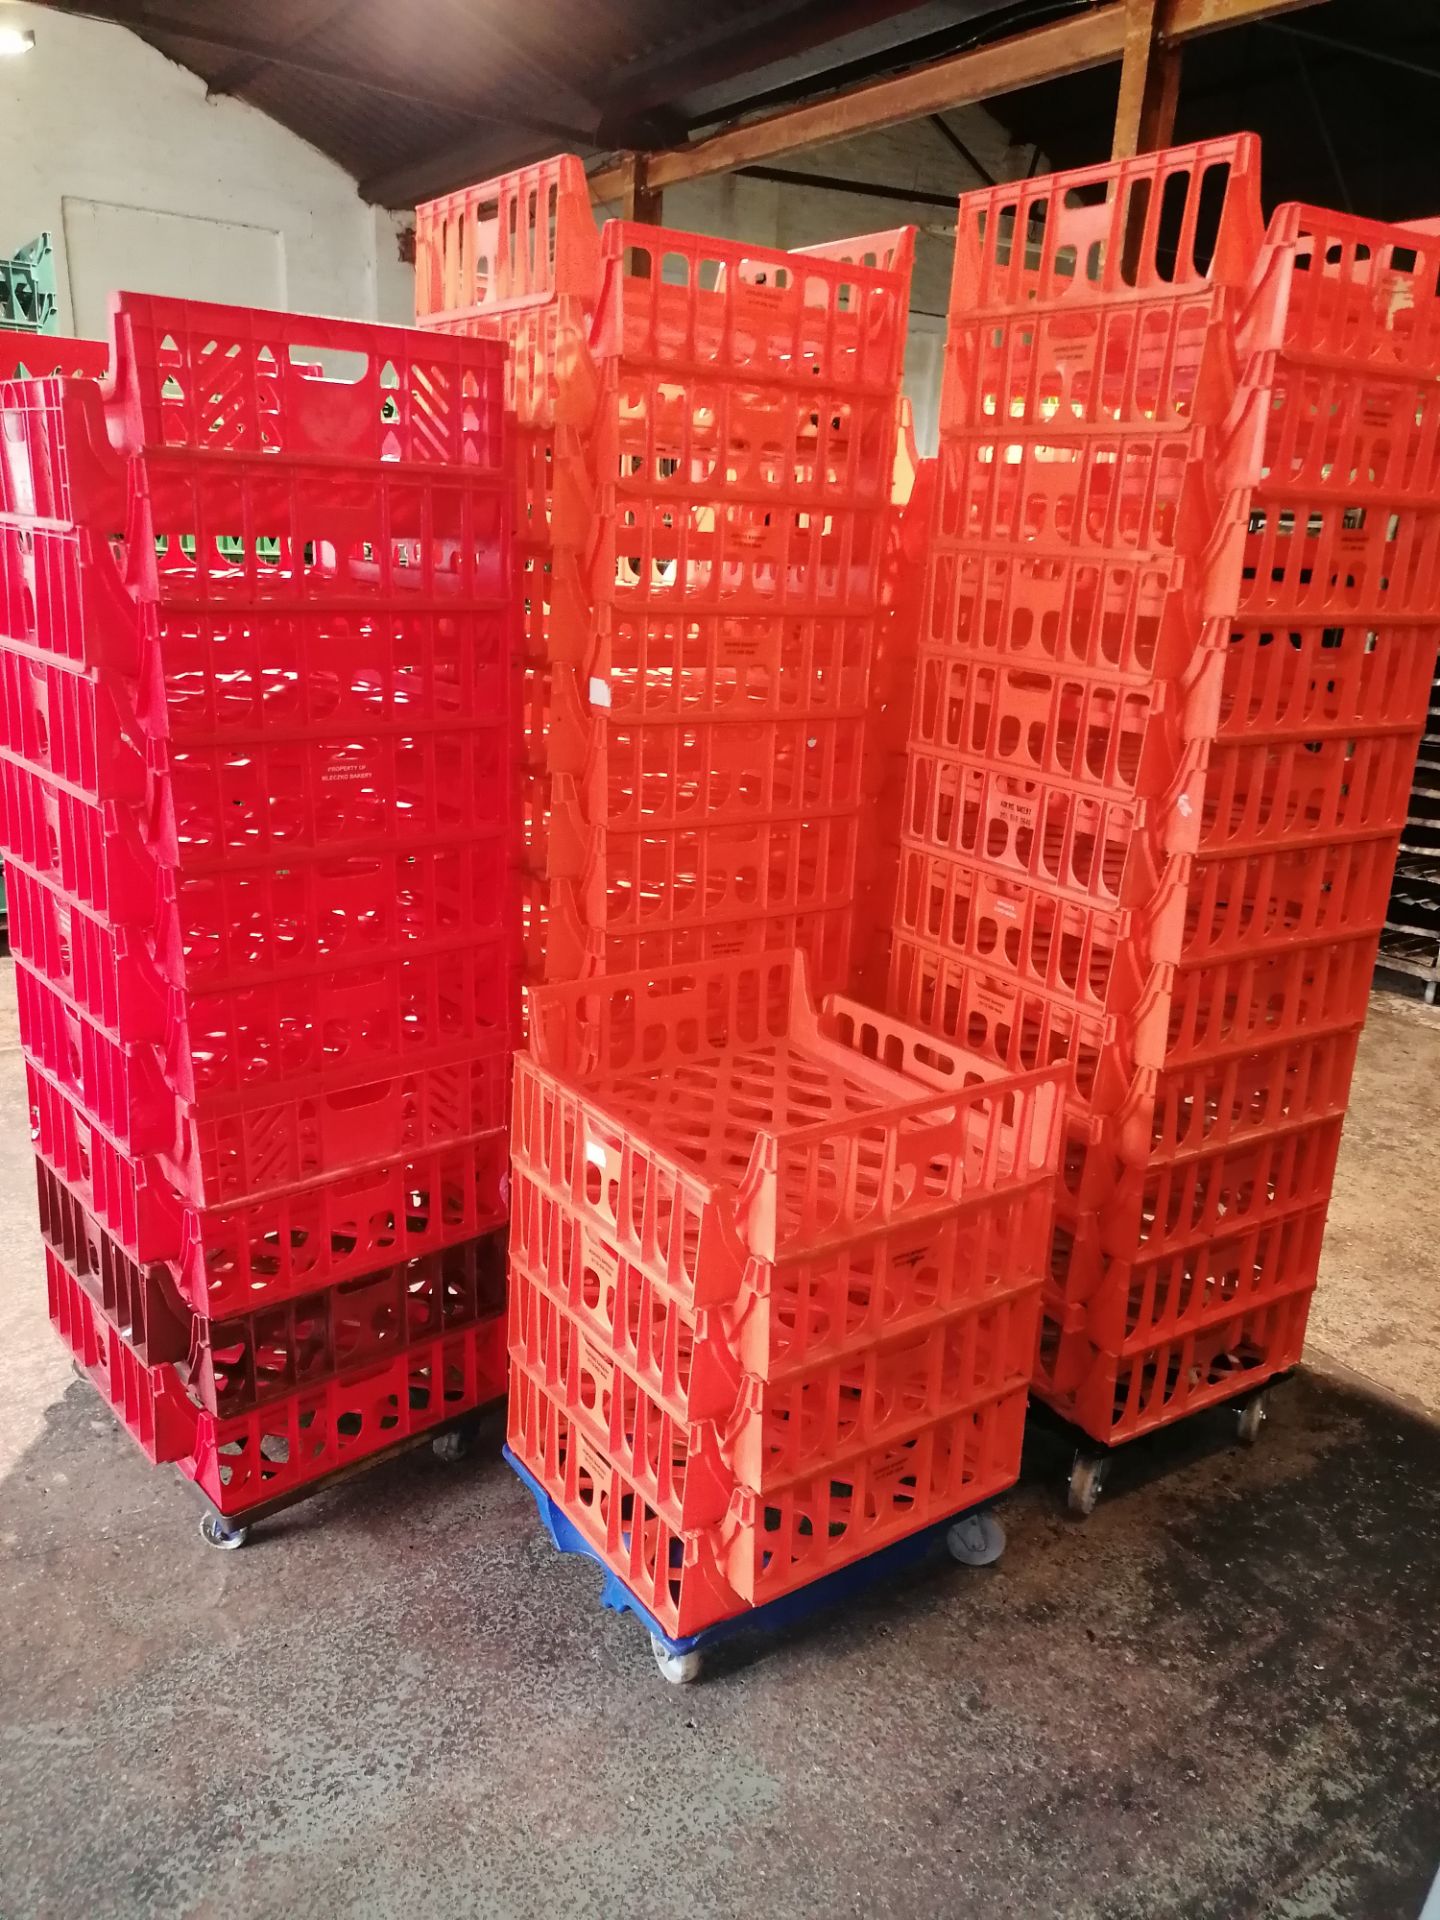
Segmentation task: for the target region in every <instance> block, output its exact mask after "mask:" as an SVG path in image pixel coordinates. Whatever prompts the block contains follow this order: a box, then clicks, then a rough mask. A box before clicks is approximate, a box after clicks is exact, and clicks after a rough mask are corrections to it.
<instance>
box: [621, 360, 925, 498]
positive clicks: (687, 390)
mask: <svg viewBox="0 0 1440 1920" xmlns="http://www.w3.org/2000/svg"><path fill="white" fill-rule="evenodd" d="M603 382H604V384H603V387H602V392H601V398H600V404H599V407H598V409H597V412H596V424H595V435H594V441H593V460H594V472H595V475H596V479H597V481H598V483H599V491H600V498H601V499H602V501H604V503H605V506H606V510H607V511H611V512H614V513H615V514H616V515H617V517H618V518H619V520H620V522H621V524H622V525H624V526H627V527H628V526H631V525H640V524H643V523H645V522H646V521H653V520H655V519H657V518H660V517H662V516H665V515H669V514H675V513H684V512H686V511H687V510H690V509H691V506H692V503H693V502H696V501H709V502H710V503H712V505H713V506H714V507H715V508H716V509H717V510H718V509H719V508H720V507H721V506H722V505H731V504H739V503H742V502H744V503H748V504H749V505H751V506H762V507H763V506H771V507H773V508H774V509H775V510H776V511H779V512H793V511H795V510H797V509H799V510H808V511H810V512H815V513H820V512H823V513H829V514H835V513H844V512H846V511H854V510H856V509H864V508H877V507H885V506H887V505H888V504H889V500H890V480H891V473H892V470H893V468H894V464H895V401H894V395H893V393H892V392H890V391H887V390H883V389H882V390H880V391H876V392H867V391H862V392H859V393H852V392H851V391H850V390H849V388H848V387H847V386H846V385H845V383H844V382H843V381H834V380H833V379H832V380H827V379H826V378H824V376H823V375H820V376H817V378H816V379H815V380H813V381H812V382H810V383H808V384H807V385H805V386H804V387H802V388H799V389H797V388H795V387H794V386H793V385H790V384H788V383H787V384H785V385H771V384H768V382H767V381H765V380H763V379H762V380H757V381H755V382H753V383H752V382H750V381H745V380H737V379H736V378H735V377H734V376H733V375H732V374H729V373H728V372H722V371H718V370H706V371H699V372H697V371H692V370H689V369H681V370H678V371H677V370H675V369H672V368H671V367H670V366H669V365H668V364H662V365H661V366H660V367H659V368H654V367H650V366H640V365H636V364H634V363H632V362H630V361H629V360H627V359H623V358H622V359H618V360H615V359H612V360H610V361H608V362H605V363H603Z"/></svg>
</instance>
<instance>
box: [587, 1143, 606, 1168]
mask: <svg viewBox="0 0 1440 1920" xmlns="http://www.w3.org/2000/svg"><path fill="white" fill-rule="evenodd" d="M585 1158H586V1159H587V1160H588V1161H589V1163H590V1165H591V1166H592V1167H603V1166H604V1165H605V1162H606V1158H607V1155H606V1152H605V1149H604V1147H603V1146H602V1145H601V1144H600V1142H599V1141H598V1140H587V1141H586V1142H585Z"/></svg>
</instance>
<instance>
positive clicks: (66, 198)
mask: <svg viewBox="0 0 1440 1920" xmlns="http://www.w3.org/2000/svg"><path fill="white" fill-rule="evenodd" d="M4 14H5V22H6V24H7V25H15V26H21V27H29V28H31V29H32V30H33V32H34V34H35V47H34V51H33V52H31V53H28V54H26V55H24V56H23V57H22V58H20V59H15V60H4V61H0V253H10V252H13V251H14V249H15V248H16V247H18V246H20V245H22V244H23V243H24V242H25V241H26V240H29V239H32V238H33V237H34V236H35V235H36V234H37V233H40V232H42V231H44V230H46V229H48V230H49V232H50V233H52V234H53V235H54V238H55V246H56V251H57V254H58V255H59V258H58V261H57V277H58V279H59V283H60V308H61V327H62V330H64V331H66V332H72V331H73V332H82V333H91V334H94V333H96V332H98V331H99V328H100V320H99V317H98V316H97V314H96V312H95V305H96V295H95V293H94V288H95V285H96V284H97V282H98V281H100V280H102V279H104V278H107V277H108V276H109V273H110V271H111V269H112V266H114V265H115V264H116V263H117V262H118V263H122V264H123V270H124V279H125V285H126V286H127V287H128V288H130V289H132V290H134V291H138V292H142V293H176V294H184V295H188V296H189V297H191V298H196V299H210V300H233V301H241V302H244V301H246V300H247V299H248V301H249V302H250V303H251V304H253V305H257V306H263V305H268V304H271V303H272V302H274V303H278V304H280V305H283V306H286V307H289V308H291V309H293V310H294V311H296V312H311V313H327V314H338V315H344V316H348V317H351V318H356V319H373V318H375V317H377V313H378V312H379V309H380V307H381V305H382V300H381V293H382V289H383V294H384V299H383V306H384V308H385V309H386V311H385V316H384V317H386V318H400V317H408V316H409V311H410V308H409V306H408V304H407V305H405V306H404V308H403V314H401V313H396V312H395V311H394V308H395V305H396V301H397V292H396V288H397V281H398V280H399V278H400V277H401V275H402V274H403V271H404V270H402V269H400V268H399V267H398V264H397V263H396V262H395V243H394V229H393V224H392V222H391V220H390V217H389V215H387V214H380V215H377V213H376V211H375V209H374V208H372V207H367V206H366V205H365V204H364V203H363V202H362V201H361V199H360V196H359V194H358V193H357V192H356V190H355V183H354V181H353V180H351V179H350V177H349V176H348V175H347V174H345V173H344V172H342V170H341V169H340V168H339V167H337V166H336V165H335V164H334V163H333V162H332V161H330V160H327V159H326V158H325V157H324V155H323V154H321V153H318V152H317V151H316V150H315V148H313V147H311V146H307V145H306V143H305V142H304V141H303V140H301V139H299V138H297V137H296V135H294V134H293V133H290V132H287V131H286V129H285V128H283V127H281V126H280V125H278V124H277V123H276V122H275V121H273V120H271V119H269V118H267V117H266V115H264V114H263V113H259V112H257V111H256V110H255V109H254V108H253V107H248V106H246V105H245V104H244V103H243V102H242V101H239V100H230V99H217V100H210V99H207V97H206V93H205V86H204V82H203V81H201V80H199V79H197V78H196V77H195V75H194V74H192V73H189V72H187V71H186V70H185V68H183V67H179V66H176V65H175V64H174V63H173V62H172V61H169V60H166V59H165V58H164V57H163V55H161V54H158V53H156V52H155V51H154V49H153V48H151V47H148V46H146V45H145V43H144V42H143V41H142V40H139V39H137V38H136V36H135V35H134V34H132V33H128V32H126V31H125V29H124V28H122V27H111V26H104V25H101V24H99V23H98V22H95V21H91V20H80V19H72V18H69V17H67V16H66V15H64V14H59V13H51V12H49V11H47V10H46V9H44V8H41V7H34V6H26V5H23V4H20V5H13V4H11V5H6V6H5V8H4ZM67 202H68V203H72V204H71V207H70V212H69V217H68V219H67ZM81 203H86V204H84V205H82V204H81ZM97 208H98V209H99V211H98V212H97V211H96V209H97ZM147 213H157V214H164V215H168V216H170V218H169V219H168V220H161V221H154V222H147V221H146V220H145V219H144V218H143V216H144V215H145V214H147ZM177 222H178V223H179V224H177ZM217 223H219V224H217ZM227 228H228V229H231V230H232V231H230V232H227V230H226V229H227ZM67 229H68V239H67ZM234 229H241V230H243V231H241V232H239V233H236V232H234V231H233V230H234ZM67 247H68V249H70V250H73V251H74V252H75V254H76V258H75V259H74V260H73V261H72V260H71V259H70V257H69V252H68V251H67ZM87 248H88V249H89V251H88V254H87V256H86V258H85V259H83V260H82V259H80V258H79V254H80V252H81V250H82V249H87ZM387 248H388V257H385V250H386V249H387ZM267 263H273V275H272V276H270V277H269V278H268V279H267V283H266V284H265V285H264V286H263V287H260V288H257V287H256V286H255V285H254V280H255V277H256V275H257V273H259V272H263V271H265V270H266V266H267ZM72 269H73V271H72ZM72 284H73V285H74V286H75V287H76V288H78V290H79V293H80V304H81V311H80V312H79V313H78V314H77V313H76V311H75V308H74V306H73V304H72V298H71V294H72ZM77 321H78V323H79V324H78V325H77V324H76V322H77Z"/></svg>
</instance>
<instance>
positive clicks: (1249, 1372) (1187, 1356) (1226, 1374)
mask: <svg viewBox="0 0 1440 1920" xmlns="http://www.w3.org/2000/svg"><path fill="white" fill-rule="evenodd" d="M1312 1291H1313V1281H1310V1280H1306V1279H1305V1278H1303V1276H1302V1277H1301V1279H1300V1281H1299V1283H1298V1285H1297V1287H1296V1289H1295V1291H1293V1292H1290V1293H1285V1294H1281V1295H1279V1296H1278V1297H1276V1298H1273V1299H1271V1300H1269V1301H1267V1302H1266V1303H1265V1304H1263V1305H1261V1306H1259V1307H1253V1308H1251V1309H1250V1310H1249V1311H1248V1312H1247V1311H1241V1312H1238V1313H1235V1314H1232V1315H1230V1316H1229V1317H1227V1318H1226V1319H1224V1320H1221V1321H1219V1322H1216V1323H1214V1324H1212V1325H1209V1326H1205V1327H1202V1328H1200V1329H1198V1330H1187V1331H1183V1332H1179V1333H1176V1334H1173V1335H1172V1336H1171V1337H1170V1338H1168V1339H1162V1340H1159V1341H1156V1342H1155V1343H1153V1344H1152V1345H1151V1346H1149V1347H1147V1348H1145V1349H1144V1350H1143V1351H1139V1352H1136V1353H1133V1354H1129V1355H1126V1356H1123V1357H1122V1356H1120V1355H1118V1354H1114V1353H1106V1352H1104V1351H1103V1350H1102V1349H1100V1348H1099V1347H1097V1346H1095V1345H1094V1343H1093V1342H1092V1341H1090V1340H1089V1339H1088V1338H1087V1337H1086V1336H1085V1335H1084V1334H1083V1333H1080V1332H1070V1333H1067V1332H1064V1331H1063V1330H1062V1329H1061V1327H1060V1326H1059V1324H1058V1323H1057V1322H1056V1321H1054V1320H1053V1319H1049V1318H1047V1319H1046V1320H1045V1322H1044V1327H1043V1331H1042V1335H1041V1345H1040V1360H1039V1363H1038V1366H1037V1370H1036V1376H1035V1391H1036V1393H1037V1394H1038V1395H1039V1396H1040V1398H1041V1399H1043V1400H1045V1401H1046V1402H1047V1403H1048V1404H1050V1405H1051V1406H1053V1407H1055V1408H1056V1409H1057V1410H1058V1411H1059V1412H1060V1413H1062V1414H1064V1415H1065V1416H1066V1417H1067V1418H1068V1419H1071V1420H1073V1421H1074V1422H1075V1423H1076V1424H1077V1425H1078V1426H1081V1427H1083V1428H1084V1430H1085V1431H1086V1433H1088V1434H1091V1435H1092V1436H1093V1437H1094V1438H1095V1439H1097V1440H1103V1441H1107V1442H1109V1443H1111V1444H1114V1443H1117V1442H1119V1441H1122V1440H1130V1439H1134V1438H1135V1436H1136V1435H1138V1434H1141V1433H1147V1432H1150V1431H1151V1430H1153V1429H1154V1428H1156V1427H1161V1426H1166V1425H1168V1424H1169V1423H1170V1422H1171V1421H1172V1420H1178V1419H1182V1418H1183V1417H1184V1416H1185V1415H1187V1414H1191V1413H1198V1412H1199V1411H1201V1410H1202V1409H1203V1408H1205V1407H1209V1406H1217V1405H1221V1404H1223V1403H1224V1402H1226V1401H1229V1400H1235V1399H1238V1398H1240V1397H1241V1396H1243V1395H1244V1394H1245V1393H1247V1392H1249V1391H1252V1390H1253V1389H1254V1388H1255V1387H1257V1386H1259V1385H1262V1384H1263V1383H1264V1382H1265V1381H1266V1380H1269V1379H1273V1377H1274V1376H1275V1375H1276V1374H1277V1373H1283V1372H1285V1371H1286V1370H1287V1369H1288V1368H1290V1367H1293V1366H1294V1365H1296V1363H1297V1362H1298V1361H1299V1359H1300V1353H1301V1349H1302V1348H1303V1346H1304V1342H1305V1322H1306V1319H1307V1317H1308V1314H1309V1308H1310V1295H1311V1292H1312Z"/></svg>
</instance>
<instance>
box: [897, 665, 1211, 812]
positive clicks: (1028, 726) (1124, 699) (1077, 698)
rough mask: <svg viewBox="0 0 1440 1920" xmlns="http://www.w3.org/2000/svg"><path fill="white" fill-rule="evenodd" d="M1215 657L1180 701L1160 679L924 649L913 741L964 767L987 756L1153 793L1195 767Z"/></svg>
mask: <svg viewBox="0 0 1440 1920" xmlns="http://www.w3.org/2000/svg"><path fill="white" fill-rule="evenodd" d="M1219 664H1220V663H1219V659H1218V656H1216V657H1215V658H1214V660H1213V668H1212V671H1211V672H1210V673H1208V674H1206V673H1203V672H1197V673H1195V674H1194V675H1193V676H1192V678H1193V681H1194V684H1193V685H1192V686H1191V687H1190V688H1189V689H1187V690H1186V692H1187V693H1188V695H1189V698H1188V699H1187V698H1183V697H1179V690H1178V689H1177V690H1175V691H1174V692H1172V691H1171V689H1170V688H1168V687H1162V686H1149V687H1145V688H1143V689H1142V688H1140V687H1131V688H1123V687H1117V686H1116V685H1115V684H1114V682H1113V680H1111V679H1110V678H1109V676H1108V675H1107V676H1105V677H1100V676H1097V677H1095V678H1093V679H1092V678H1090V677H1088V676H1082V675H1080V674H1078V673H1076V674H1059V673H1054V672H1046V671H1043V670H1040V669H1037V668H1036V667H1033V666H1010V665H990V664H988V663H981V662H977V661H972V660H968V659H964V658H959V657H956V656H954V655H945V654H930V653H928V652H924V651H922V652H921V653H920V655H919V658H918V661H917V672H916V681H915V704H914V711H913V715H912V719H911V741H912V743H913V745H914V746H916V747H918V748H924V749H928V750H929V751H930V753H931V754H932V756H933V757H934V758H936V759H938V760H940V761H941V762H942V764H953V758H954V756H958V757H959V760H960V762H961V764H962V765H963V766H966V767H968V766H969V765H971V764H974V763H977V762H978V763H982V764H988V765H990V766H994V767H998V768H1000V769H1002V770H1004V771H1005V772H1008V773H1011V774H1014V775H1015V776H1017V777H1019V778H1027V777H1028V778H1041V777H1043V778H1045V779H1046V780H1047V782H1049V783H1050V784H1052V785H1057V786H1059V785H1066V784H1075V785H1079V786H1084V787H1087V788H1089V789H1091V790H1098V791H1099V792H1101V793H1103V794H1104V795H1105V796H1106V797H1107V798H1114V799H1119V798H1125V797H1130V796H1132V795H1133V796H1136V797H1145V796H1155V795H1158V794H1163V793H1166V792H1168V791H1169V790H1170V789H1171V788H1172V787H1174V785H1175V784H1176V781H1177V778H1183V777H1185V776H1186V774H1187V773H1188V771H1189V769H1190V768H1192V767H1193V768H1195V769H1196V770H1198V769H1199V767H1200V766H1202V765H1203V759H1202V757H1201V753H1200V750H1199V747H1198V744H1197V742H1198V739H1199V738H1201V737H1203V735H1202V727H1203V722H1204V719H1205V717H1206V715H1207V709H1208V707H1209V705H1210V701H1209V698H1208V691H1209V690H1208V687H1207V684H1206V683H1207V681H1209V680H1211V679H1213V680H1215V681H1216V683H1217V685H1218V677H1219V676H1218V668H1219ZM1199 665H1200V663H1199V662H1197V663H1196V666H1197V667H1198V666H1199ZM1167 696H1168V697H1167Z"/></svg>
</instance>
